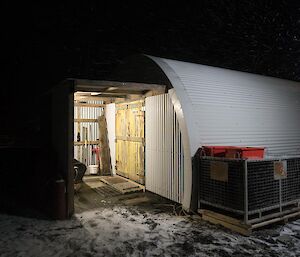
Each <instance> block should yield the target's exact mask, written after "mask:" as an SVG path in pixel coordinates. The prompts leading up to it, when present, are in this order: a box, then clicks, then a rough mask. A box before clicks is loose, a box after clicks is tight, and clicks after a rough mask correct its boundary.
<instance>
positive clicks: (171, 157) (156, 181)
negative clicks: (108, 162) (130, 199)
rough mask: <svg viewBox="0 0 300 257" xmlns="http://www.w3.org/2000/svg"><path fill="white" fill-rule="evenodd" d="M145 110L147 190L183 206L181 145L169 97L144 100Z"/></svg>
mask: <svg viewBox="0 0 300 257" xmlns="http://www.w3.org/2000/svg"><path fill="white" fill-rule="evenodd" d="M145 110H146V113H145V135H146V155H145V157H146V160H145V161H146V164H145V166H146V169H145V175H146V178H145V180H146V189H147V190H149V191H151V192H153V193H156V194H159V195H161V196H164V197H166V198H168V199H171V200H173V201H175V202H178V203H182V199H183V189H184V188H183V185H184V181H183V177H184V176H183V175H184V174H183V171H184V155H183V144H182V140H181V132H180V129H179V124H178V120H177V117H176V114H175V112H174V107H173V104H172V102H171V99H170V96H169V94H163V95H158V96H152V97H147V98H146V101H145Z"/></svg>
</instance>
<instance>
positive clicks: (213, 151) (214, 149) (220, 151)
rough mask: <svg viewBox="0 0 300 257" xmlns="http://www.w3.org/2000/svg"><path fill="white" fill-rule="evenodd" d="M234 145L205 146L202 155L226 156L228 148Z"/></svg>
mask: <svg viewBox="0 0 300 257" xmlns="http://www.w3.org/2000/svg"><path fill="white" fill-rule="evenodd" d="M228 148H232V146H203V147H202V150H203V151H202V155H204V156H212V157H225V154H226V150H227V149H228Z"/></svg>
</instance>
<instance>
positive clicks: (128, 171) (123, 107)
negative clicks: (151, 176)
mask: <svg viewBox="0 0 300 257" xmlns="http://www.w3.org/2000/svg"><path fill="white" fill-rule="evenodd" d="M143 109H144V101H143V100H142V101H134V102H130V103H121V104H117V105H116V173H117V174H118V175H121V176H124V177H126V178H129V179H131V180H134V181H136V182H138V183H140V184H145V167H144V163H145V154H144V150H145V148H144V146H145V143H144V142H145V133H144V123H145V112H144V110H143Z"/></svg>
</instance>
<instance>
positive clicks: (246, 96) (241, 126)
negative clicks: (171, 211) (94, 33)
mask: <svg viewBox="0 0 300 257" xmlns="http://www.w3.org/2000/svg"><path fill="white" fill-rule="evenodd" d="M149 57H150V58H151V59H153V60H154V61H155V62H156V63H157V64H158V65H159V66H160V67H161V68H162V70H163V71H164V72H165V74H166V75H167V77H168V78H169V80H170V81H171V83H172V85H173V87H174V89H175V91H176V94H177V96H178V98H179V100H180V103H181V105H182V109H183V113H184V117H185V121H186V123H187V127H188V134H189V139H190V145H191V154H192V155H193V154H194V153H195V152H196V150H197V148H198V147H199V146H201V145H237V146H264V147H267V155H268V156H283V155H297V154H298V155H299V153H300V118H299V113H300V85H299V83H297V82H293V81H288V80H282V79H277V78H272V77H265V76H261V75H255V74H250V73H245V72H238V71H233V70H228V69H222V68H216V67H210V66H205V65H199V64H192V63H185V62H180V61H174V60H168V59H162V58H157V57H151V56H149Z"/></svg>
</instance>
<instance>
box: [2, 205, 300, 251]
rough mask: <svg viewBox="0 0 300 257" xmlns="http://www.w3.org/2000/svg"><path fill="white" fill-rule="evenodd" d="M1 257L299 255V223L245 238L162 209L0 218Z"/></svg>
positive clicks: (106, 209)
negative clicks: (58, 217)
mask: <svg viewBox="0 0 300 257" xmlns="http://www.w3.org/2000/svg"><path fill="white" fill-rule="evenodd" d="M0 256H14V257H15V256H60V257H61V256H224V257H226V256H256V257H258V256H264V257H267V256H285V257H288V256H300V220H297V221H293V222H290V223H289V224H286V225H284V226H282V225H281V226H279V225H277V226H273V227H272V228H269V229H264V230H260V231H257V232H255V233H253V235H252V236H250V237H244V236H241V235H239V234H236V233H233V232H230V231H228V230H225V229H222V228H220V227H218V226H214V225H211V224H208V223H206V222H204V221H201V220H199V218H198V216H176V215H175V214H174V213H173V212H172V208H171V207H168V206H167V205H165V206H163V204H162V205H159V204H158V205H155V206H154V207H153V206H152V208H151V209H150V208H149V207H143V206H121V205H119V206H117V205H116V206H103V207H100V208H97V209H94V210H91V211H84V212H82V213H79V214H76V215H75V216H74V217H73V218H72V219H71V220H67V221H49V220H41V219H32V218H23V217H17V216H9V215H0Z"/></svg>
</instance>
